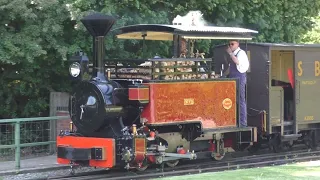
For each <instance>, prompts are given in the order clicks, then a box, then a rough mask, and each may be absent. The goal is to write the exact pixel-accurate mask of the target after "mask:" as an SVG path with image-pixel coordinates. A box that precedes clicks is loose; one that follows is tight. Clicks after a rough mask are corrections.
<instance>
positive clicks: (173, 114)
mask: <svg viewBox="0 0 320 180" xmlns="http://www.w3.org/2000/svg"><path fill="white" fill-rule="evenodd" d="M81 22H82V23H83V24H84V26H85V27H86V29H87V30H88V32H89V33H90V34H91V35H92V36H93V57H92V59H93V65H92V71H91V74H92V76H91V77H90V78H89V79H85V76H86V74H87V73H88V72H89V70H88V69H89V62H88V59H87V58H83V57H84V56H82V55H81V54H78V56H75V57H73V58H72V59H71V61H70V68H69V70H70V75H71V76H72V78H73V79H75V80H76V81H77V85H76V86H75V88H74V91H73V93H72V94H71V97H70V102H69V112H70V117H71V120H72V124H71V127H70V130H69V131H61V134H60V135H59V136H58V137H57V158H58V159H57V161H58V163H60V164H71V165H72V164H80V165H86V166H92V167H99V168H113V167H116V166H122V167H125V168H127V169H129V168H134V169H138V170H145V169H146V168H147V167H148V166H149V165H150V164H164V163H165V164H166V165H168V166H170V167H173V166H176V165H177V164H178V163H179V160H181V159H189V160H193V159H199V158H213V159H215V160H221V159H223V157H224V156H225V154H226V153H228V152H235V151H241V150H244V149H248V148H249V147H252V146H253V145H254V144H257V143H258V138H259V139H260V140H263V138H264V137H266V136H267V137H268V138H267V141H268V142H269V144H270V143H271V145H272V146H273V147H275V146H277V145H278V144H277V143H278V142H282V141H288V142H291V141H292V140H297V139H299V138H300V137H301V136H302V135H301V134H298V133H297V132H295V133H291V134H284V133H283V132H284V131H280V134H281V136H270V135H272V134H273V133H275V134H279V132H275V131H272V130H271V129H270V133H266V127H267V125H268V123H269V120H268V118H269V117H268V116H269V114H268V113H266V111H262V113H260V114H261V116H258V117H257V118H258V119H253V120H252V121H251V122H259V125H257V126H248V127H240V126H239V111H240V109H239V103H238V99H239V92H238V85H239V82H238V80H237V79H232V78H227V77H226V76H225V73H226V72H227V69H225V68H224V67H227V66H225V65H223V64H224V60H221V61H218V60H217V61H216V62H215V63H220V65H218V66H217V65H216V66H215V70H214V71H213V70H212V59H211V58H204V57H202V56H203V54H204V53H199V52H196V53H194V50H193V48H194V42H195V40H196V39H239V40H251V39H252V38H253V35H254V34H256V33H258V32H257V31H254V30H249V29H244V28H234V27H215V26H201V27H198V26H182V25H163V24H138V25H131V26H125V27H121V28H118V29H114V30H113V32H116V33H117V35H116V36H117V38H119V39H139V40H143V41H145V40H154V41H155V40H160V41H172V42H173V54H174V57H173V58H160V57H157V58H150V59H140V60H134V59H129V60H120V59H116V60H106V62H105V59H104V58H105V44H104V38H105V36H106V34H107V33H108V32H109V31H110V29H111V27H112V26H113V24H114V23H115V19H114V18H113V17H111V16H106V15H103V14H100V13H96V14H92V15H89V16H86V17H84V18H83V19H82V20H81ZM186 49H187V50H186ZM215 54H216V53H215ZM217 54H220V55H222V54H223V53H222V52H218V53H217ZM220 55H215V56H216V57H219V56H220ZM219 59H225V58H223V57H219ZM137 64H138V65H137ZM219 71H220V74H218V73H217V72H219ZM249 97H250V96H249ZM249 125H250V122H249ZM268 130H269V128H268ZM279 137H280V139H279ZM314 140H315V139H313V141H314Z"/></svg>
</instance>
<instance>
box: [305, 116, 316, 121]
mask: <svg viewBox="0 0 320 180" xmlns="http://www.w3.org/2000/svg"><path fill="white" fill-rule="evenodd" d="M304 120H305V121H313V120H314V117H313V116H305V117H304Z"/></svg>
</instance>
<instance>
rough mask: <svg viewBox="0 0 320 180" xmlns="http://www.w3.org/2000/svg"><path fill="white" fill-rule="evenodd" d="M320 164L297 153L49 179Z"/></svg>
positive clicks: (312, 155)
mask: <svg viewBox="0 0 320 180" xmlns="http://www.w3.org/2000/svg"><path fill="white" fill-rule="evenodd" d="M311 160H320V150H313V151H311V150H297V151H291V152H284V153H278V154H275V153H269V154H261V155H251V156H242V157H235V158H229V159H225V160H224V161H212V160H205V161H204V160H202V161H200V160H199V161H197V160H195V161H185V162H183V163H184V164H181V165H178V166H176V167H173V168H170V167H164V168H161V167H159V166H158V167H156V168H152V167H150V169H147V170H145V171H143V172H134V171H127V170H124V169H114V170H112V171H108V170H103V171H96V172H89V173H79V174H76V175H75V176H63V177H49V178H48V179H57V180H69V179H70V180H71V179H72V180H85V179H112V180H129V179H130V180H132V179H139V180H140V179H150V178H159V177H170V176H178V175H186V174H199V173H206V172H217V171H224V170H234V169H243V168H250V167H263V166H268V165H281V164H287V163H294V162H303V161H311Z"/></svg>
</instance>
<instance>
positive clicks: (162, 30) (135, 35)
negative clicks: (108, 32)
mask: <svg viewBox="0 0 320 180" xmlns="http://www.w3.org/2000/svg"><path fill="white" fill-rule="evenodd" d="M113 31H116V32H117V33H116V36H117V38H119V39H138V40H143V36H142V35H143V34H146V36H145V40H160V41H172V40H173V36H174V35H180V36H182V38H184V39H238V40H252V38H253V37H254V34H257V33H258V31H254V30H251V29H245V28H239V27H219V26H186V25H166V24H137V25H130V26H124V27H121V28H117V29H114V30H113Z"/></svg>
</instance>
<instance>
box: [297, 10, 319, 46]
mask: <svg viewBox="0 0 320 180" xmlns="http://www.w3.org/2000/svg"><path fill="white" fill-rule="evenodd" d="M312 21H313V22H314V24H315V26H314V27H313V28H312V29H311V30H310V31H308V32H307V33H306V34H305V35H304V36H303V37H302V39H301V42H302V43H307V44H314V43H315V44H319V43H320V15H319V16H317V17H315V18H312Z"/></svg>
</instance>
